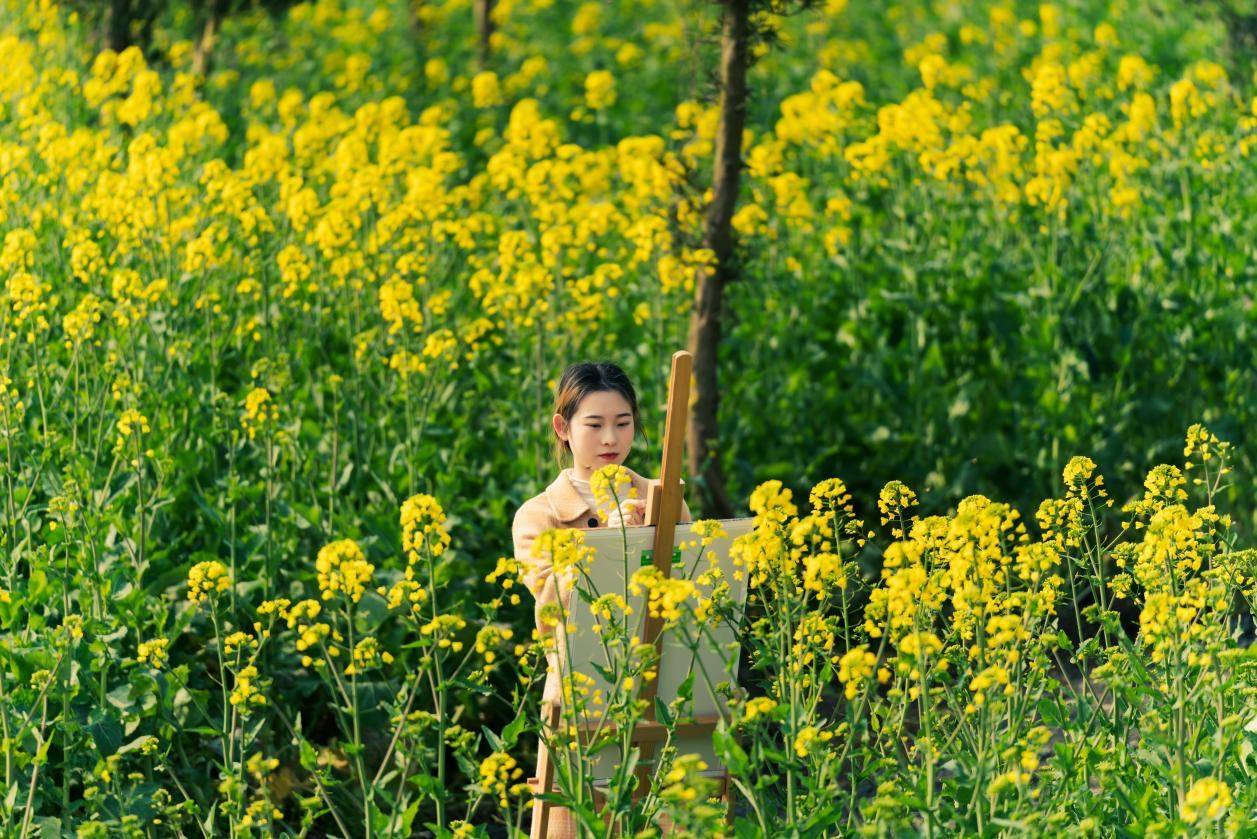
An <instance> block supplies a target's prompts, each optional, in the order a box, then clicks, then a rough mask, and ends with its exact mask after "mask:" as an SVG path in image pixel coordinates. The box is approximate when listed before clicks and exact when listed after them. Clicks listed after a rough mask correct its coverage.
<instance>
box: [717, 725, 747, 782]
mask: <svg viewBox="0 0 1257 839" xmlns="http://www.w3.org/2000/svg"><path fill="white" fill-rule="evenodd" d="M711 744H712V746H713V747H714V748H715V750H716V755H717V757H719V758H720V760H721V761H722V762H723V763H724V765H725V766H726V767H727V768H728V769H729V771H730V773H732V774H734V775H745V774H746V773H747V771H749V769H750V765H751V762H750V759H749V758H748V757H747V756H746V752H745V751H743V749H742V747H741V746H740V745H738V742H737V740H735V739H734V738H733V735H731V734H730V733H729V732H727V731H725V730H723V729H720V728H717V729H716V730H715V731H713V732H712V733H711Z"/></svg>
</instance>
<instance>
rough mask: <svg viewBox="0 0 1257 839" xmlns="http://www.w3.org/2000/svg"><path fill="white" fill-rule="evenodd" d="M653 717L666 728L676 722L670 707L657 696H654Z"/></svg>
mask: <svg viewBox="0 0 1257 839" xmlns="http://www.w3.org/2000/svg"><path fill="white" fill-rule="evenodd" d="M655 719H656V720H658V721H659V722H661V723H663V724H664V725H665V726H667V727H668V728H672V727H673V726H674V725H675V724H676V718H675V717H674V716H672V709H671V708H669V707H668V704H667V703H666V702H664V701H663V700H662V699H660V698H659V697H658V696H656V697H655Z"/></svg>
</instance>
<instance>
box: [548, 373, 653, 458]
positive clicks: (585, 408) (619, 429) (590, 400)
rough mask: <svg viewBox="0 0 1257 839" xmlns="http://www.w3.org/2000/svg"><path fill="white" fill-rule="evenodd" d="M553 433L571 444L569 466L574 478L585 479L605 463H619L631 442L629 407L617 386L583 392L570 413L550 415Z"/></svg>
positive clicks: (631, 428)
mask: <svg viewBox="0 0 1257 839" xmlns="http://www.w3.org/2000/svg"><path fill="white" fill-rule="evenodd" d="M551 421H552V423H553V425H554V433H555V434H557V435H559V439H560V440H566V441H567V442H568V445H570V446H571V447H572V467H573V469H574V470H575V472H576V476H577V477H578V478H583V479H585V480H588V479H589V477H590V476H591V475H593V473H594V471H595V470H597V469H600V468H601V467H603V466H606V465H607V464H608V463H623V462H624V459H625V458H626V457H628V453H629V449H630V448H632V446H633V435H634V434H635V433H636V431H637V429H636V428H634V427H633V409H632V408H631V407H630V406H629V403H628V400H627V399H625V398H624V396H623V395H621V394H620V392H619V391H617V390H597V391H594V392H592V393H588V394H586V395H585V398H584V399H582V400H581V402H580V404H579V405H577V406H576V413H574V414H572V421H571V423H570V424H569V423H565V422H564V421H563V415H562V414H555V415H554V416H553V418H552V420H551Z"/></svg>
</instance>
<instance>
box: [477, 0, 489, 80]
mask: <svg viewBox="0 0 1257 839" xmlns="http://www.w3.org/2000/svg"><path fill="white" fill-rule="evenodd" d="M475 9H476V35H477V49H478V53H477V54H478V56H479V59H480V69H481V70H487V69H489V56H490V49H489V39H490V37H492V35H493V0H475Z"/></svg>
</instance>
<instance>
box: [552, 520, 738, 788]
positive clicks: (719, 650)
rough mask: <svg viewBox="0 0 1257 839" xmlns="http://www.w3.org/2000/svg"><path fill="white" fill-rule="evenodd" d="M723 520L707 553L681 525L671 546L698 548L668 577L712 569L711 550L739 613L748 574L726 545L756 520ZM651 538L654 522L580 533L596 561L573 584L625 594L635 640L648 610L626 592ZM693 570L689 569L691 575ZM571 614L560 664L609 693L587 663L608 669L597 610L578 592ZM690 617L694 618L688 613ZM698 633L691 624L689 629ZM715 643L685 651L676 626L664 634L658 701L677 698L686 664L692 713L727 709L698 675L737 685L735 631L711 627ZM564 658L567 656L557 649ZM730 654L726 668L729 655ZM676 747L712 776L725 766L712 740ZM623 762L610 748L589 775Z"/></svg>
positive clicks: (698, 714) (591, 719) (592, 720)
mask: <svg viewBox="0 0 1257 839" xmlns="http://www.w3.org/2000/svg"><path fill="white" fill-rule="evenodd" d="M719 521H720V524H721V526H722V527H723V528H724V530H725V532H726V533H727V534H728V535H727V536H722V537H720V538H718V539H715V540H713V541H712V542H711V543H710V544H709V545H708V546H707V548H706V549H702V552H703V554H704V556H702V557H700V556H699V552H700V546H701V539H700V538H699V536H698V535H697V534H696V533H694V532H693V527H692V525H691V524H678V525H677V526H676V533H675V535H674V545H675V546H681V545H682V544H684V543H688V542H692V541H698V542H699V543H700V545H699V546H694V547H687V548H685V549H684V550H683V551H682V553H681V562H680V563H678V564H676V565H674V566H673V571H672V576H673V577H674V578H675V577H680V576H682V575H686V576H690V577H697V576H699V575H701V573H702V572H703V570H704V569H706V568H707V567H709V565H710V563H711V562H712V560H711V559H710V558H708V557H706V555H705V554H706V552H707V551H712V552H714V554H715V562H716V564H718V565H719V567H720V568H721V569H722V571H723V579H724V580H726V581H728V583H729V586H730V598H731V599H732V600H733V602H734V603H735V604H737V606H738V611H739V612H741V610H742V606H743V604H744V601H745V597H746V577H745V574H744V573H742V574H738V575H737V576H735V574H734V571H735V568H734V565H733V560H732V558H731V557H730V555H729V548H730V546H731V545H732V544H733V540H734V539H736V538H737V537H739V536H741V535H742V534H744V533H747V532H749V531H750V530H751V529H752V527H753V525H754V519H752V518H741V519H720V520H719ZM625 540H627V557H628V562H627V567H626V563H625V561H624V557H625V555H626V554H625ZM654 540H655V528H654V527H629V528H625V530H624V532H623V533H622V532H621V530H620V528H618V527H617V528H597V529H593V530H586V531H585V544H586V545H589V546H590V547H592V548H593V550H594V558H593V561H592V563H591V569H590V571H589V574H588V580H586V579H584V578H582V579H581V580H580V581H579V582H578V586H579V587H581V588H584V589H585V590H586V591H588V592H590V593H591V595H593V596H595V597H596V596H597V595H601V594H607V593H609V592H615V593H617V594H620V595H622V596H625V597H626V599H627V600H628V602H629V604H630V605H631V606H632V607H633V617H634V618H635V619H636V623H635V625H634V628H635V631H634V637H635V638H639V637H640V636H641V623H642V620H643V619H644V617H645V614H646V604H645V599H646V595H645V593H644V592H643V594H641V595H639V596H634V595H632V593H631V592H629V591H628V589H627V584H626V583H627V580H628V579H629V578H631V577H632V575H633V572H634V571H636V570H637V569H638V568H639V567H641V566H642V565H643V564H645V565H649V564H650V560H649V558H647V559H646V561H645V562H644V563H643V562H642V560H641V556H642V552H643V551H649V550H651V549H652V547H653V545H654ZM690 569H693V571H692V573H691V571H690ZM699 588H700V590H701V591H702V592H703V593H704V594H706V593H707V592H709V591H710V587H709V586H708V587H704V586H701V585H700V586H699ZM570 610H571V614H570V616H569V620H568V624H569V626H572V627H573V631H572V632H570V633H568V634H567V644H566V647H567V650H568V654H570V656H571V659H570V661H564V662H562V664H563V666H569V665H570V666H571V667H572V668H574V669H575V671H576V672H578V673H583V674H586V675H588V676H589V677H590V678H592V679H593V680H594V684H593V688H594V689H601V690H602V691H604V695H605V694H606V692H607V691H608V688H609V686H608V684H607V682H606V680H605V679H604V678H603V677H602V676H601V674H599V673H598V671H597V670H595V669H594V667H593V666H591V665H592V664H593V663H597V664H600V665H603V666H606V664H607V659H606V654H605V652H604V651H603V647H602V643H601V639H600V638H599V636H598V634H597V633H595V632H594V631H593V630H592V629H591V627H592V626H593V625H594V624H595V623H597V620H596V619H595V617H594V615H593V614H592V613H591V611H590V604H589V603H587V602H585V600H584V599H582V598H581V597H580V596H578V595H574V596H573V597H572V599H571V603H570ZM690 620H691V621H692V618H690ZM693 631H695V630H694V628H693V627H691V632H693ZM713 634H714V636H715V638H714V640H715V643H714V644H713V643H712V642H711V639H708V640H707V641H706V642H705V644H704V645H703V646H701V647H700V649H699V651H698V652H699V654H698V656H695V655H694V654H693V653H692V652H691V650H690V649H688V648H687V647H686V646H685V645H684V642H683V641H682V640H681V639H680V638H679V637H678V636H677V635H676V634H675V630H669V631H668V632H666V633H665V635H664V638H665V641H664V646H663V653H662V663H661V666H660V672H659V675H658V677H657V678H658V679H659V688H658V692H657V694H656V695H657V696H658V697H659V699H660V700H662V701H663V702H665V703H667V702H670V701H671V700H673V699H675V698H676V695H677V690H678V689H679V687H680V685H681V683H682V682H683V681H684V679H685V678H686V676H687V675H688V673H689V672H690V669H691V667H693V668H694V672H695V678H694V684H693V697H694V702H693V710H692V713H693V715H694V716H695V717H701V716H702V715H705V714H717V713H721V712H726V713H727V709H726V708H725V707H724V701H723V700H722V699H721V698H719V697H717V696H713V695H712V692H711V690H710V688H709V687H708V683H707V680H706V679H704V678H703V675H702V673H701V671H700V670H699V669H698V668H699V667H700V666H701V667H704V668H706V670H707V673H708V676H709V677H710V680H711V684H712V685H718V684H720V683H721V682H723V681H729V682H733V683H735V684H736V682H737V655H736V654H734V653H731V652H730V647H731V645H733V644H736V643H737V641H736V633H735V631H734V628H733V627H730V626H728V625H722V626H719V627H717V628H716V629H715V631H714V633H713ZM560 658H561V660H562V659H563V658H565V656H564V655H563V654H562V653H561V654H560ZM730 658H731V659H732V661H731V666H729V665H730V661H729V659H730ZM587 719H588V722H589V723H590V724H595V723H597V722H598V719H599V716H598V715H594V714H590V715H589V716H588V718H587ZM676 746H677V748H678V749H679V752H680V753H681V754H686V753H696V754H699V755H702V757H703V759H704V761H706V763H707V765H708V767H709V773H705V774H714V773H717V772H719V771H720V770H722V768H723V767H722V764H721V763H720V761H719V760H717V758H716V756H715V754H714V752H713V750H712V747H711V738H710V737H703V738H697V737H696V738H689V740H688V741H681V742H676ZM619 761H620V755H619V752H618V749H616V748H614V747H611V748H608V749H606V750H604V751H602V752H601V753H600V754H599V755H598V757H597V758H596V760H595V766H594V772H593V777H594V778H607V777H610V775H611V774H612V773H613V772H614V770H615V767H616V766H617V765H618V763H619Z"/></svg>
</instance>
